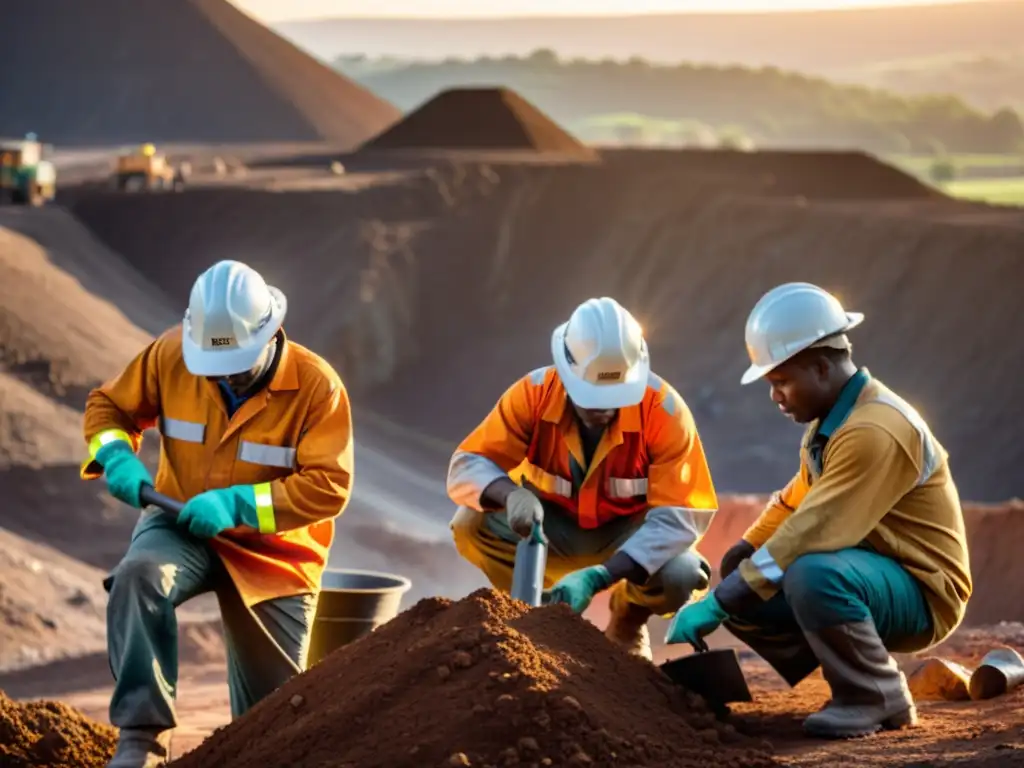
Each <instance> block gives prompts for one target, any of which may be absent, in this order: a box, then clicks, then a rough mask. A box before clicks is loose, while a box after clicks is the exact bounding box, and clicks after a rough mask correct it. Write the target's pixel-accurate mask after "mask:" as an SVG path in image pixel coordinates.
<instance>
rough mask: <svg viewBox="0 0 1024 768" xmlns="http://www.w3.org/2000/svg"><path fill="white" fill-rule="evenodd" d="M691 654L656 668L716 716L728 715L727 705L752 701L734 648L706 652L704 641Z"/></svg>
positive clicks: (706, 647)
mask: <svg viewBox="0 0 1024 768" xmlns="http://www.w3.org/2000/svg"><path fill="white" fill-rule="evenodd" d="M693 649H694V653H691V654H690V655H689V656H682V657H680V658H678V659H672V660H671V661H666V662H665V663H664V664H662V665H661V666H660V667H659V669H661V671H662V672H664V673H665V674H666V675H668V678H669V679H670V680H671V681H672V682H673V683H676V684H677V685H681V686H682V687H684V688H686V689H687V690H690V691H692V692H693V693H696V694H697V695H699V696H701V697H703V698H704V699H705V700H706V701H707V702H708V704H710V705H711V708H712V709H714V710H715V711H716V712H718V713H722V712H727V711H728V709H727V708H726V706H725V705H726V704H729V703H730V702H734V701H753V700H754V699H753V697H752V696H751V695H750V688H749V687H748V686H747V679H746V678H745V677H744V676H743V669H742V668H741V667H740V659H739V656H738V655H737V654H736V649H735V648H719V649H717V650H714V651H712V650H708V646H707V643H705V642H704V641H703V640H701V641H700V643H699V644H697V645H695V646H694V647H693Z"/></svg>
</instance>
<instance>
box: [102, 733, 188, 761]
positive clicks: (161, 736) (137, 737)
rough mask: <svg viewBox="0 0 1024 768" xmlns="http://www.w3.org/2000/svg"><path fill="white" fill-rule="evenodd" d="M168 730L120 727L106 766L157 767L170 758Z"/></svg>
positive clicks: (169, 734)
mask: <svg viewBox="0 0 1024 768" xmlns="http://www.w3.org/2000/svg"><path fill="white" fill-rule="evenodd" d="M171 734H172V731H170V730H159V729H156V728H122V729H121V733H120V735H119V737H118V739H117V751H116V752H115V753H114V757H113V758H111V760H110V762H109V763H107V768H158V766H163V765H167V763H168V762H170V759H171Z"/></svg>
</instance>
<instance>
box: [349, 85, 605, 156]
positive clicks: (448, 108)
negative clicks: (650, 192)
mask: <svg viewBox="0 0 1024 768" xmlns="http://www.w3.org/2000/svg"><path fill="white" fill-rule="evenodd" d="M392 149H513V150H526V151H529V152H541V153H545V152H555V153H558V154H560V155H563V156H578V157H581V158H590V157H591V156H592V155H593V154H594V153H593V151H592V150H590V149H588V148H587V147H585V146H584V145H583V144H581V143H580V142H579V141H578V140H577V139H575V138H574V137H573V136H571V135H570V134H569V133H568V132H566V130H565V129H564V128H562V127H561V126H560V125H558V124H557V123H556V122H555V121H554V120H552V119H551V118H550V117H548V116H547V115H546V114H544V113H543V112H541V111H540V110H539V109H538V108H537V107H535V106H534V105H533V104H531V103H530V102H528V101H527V100H526V99H524V98H523V97H522V96H520V95H519V94H518V93H516V92H515V91H512V90H510V89H508V88H451V89H448V90H445V91H442V92H441V93H439V94H437V95H436V96H433V97H432V98H430V99H429V100H428V101H426V102H425V103H423V104H421V105H420V106H419V107H417V108H416V109H414V110H413V111H411V112H410V113H409V114H407V115H406V116H405V117H404V118H402V120H401V121H400V122H398V123H395V124H394V125H392V126H391V127H390V128H388V129H387V130H386V131H384V132H382V133H381V134H379V135H378V136H375V137H373V138H372V139H370V140H369V141H367V142H366V143H365V144H363V145H362V146H361V147H360V150H392Z"/></svg>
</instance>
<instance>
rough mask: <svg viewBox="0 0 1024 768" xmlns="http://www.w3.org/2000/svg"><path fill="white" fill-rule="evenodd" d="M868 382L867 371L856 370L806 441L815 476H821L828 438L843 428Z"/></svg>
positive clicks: (868, 373) (869, 374)
mask: <svg viewBox="0 0 1024 768" xmlns="http://www.w3.org/2000/svg"><path fill="white" fill-rule="evenodd" d="M870 380H871V373H870V372H869V371H868V369H867V368H858V369H857V372H856V373H855V374H853V376H851V377H850V380H849V381H847V382H846V384H845V385H844V386H843V389H842V391H841V392H840V393H839V398H838V399H837V400H836V403H835V405H833V406H832V410H830V411H829V412H828V415H827V416H826V417H825V418H824V419H822V420H821V423H820V424H818V428H817V430H815V432H814V434H813V435H812V436H811V439H810V440H808V441H807V456H808V458H809V459H810V461H811V469H812V470H813V473H814V475H815V476H819V475H821V471H822V460H823V457H824V455H825V446H826V445H827V444H828V441H829V438H831V437H832V435H833V434H834V433H835V431H836V430H837V429H839V428H840V427H841V426H843V422H845V421H846V419H847V417H848V416H849V415H850V411H852V410H853V406H854V405H855V404H856V403H857V398H858V397H860V393H861V392H862V391H863V390H864V387H865V386H866V385H867V383H868V382H869V381H870Z"/></svg>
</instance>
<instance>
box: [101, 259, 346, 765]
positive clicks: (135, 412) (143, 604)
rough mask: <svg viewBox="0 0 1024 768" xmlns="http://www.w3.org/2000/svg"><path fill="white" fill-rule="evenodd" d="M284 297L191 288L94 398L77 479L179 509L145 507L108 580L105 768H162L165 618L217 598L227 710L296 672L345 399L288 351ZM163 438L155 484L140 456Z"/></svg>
mask: <svg viewBox="0 0 1024 768" xmlns="http://www.w3.org/2000/svg"><path fill="white" fill-rule="evenodd" d="M286 309H287V304H286V300H285V297H284V295H283V294H282V293H281V292H280V291H279V290H277V289H276V288H273V287H270V286H268V285H267V284H266V283H265V282H264V280H263V278H262V277H261V276H260V275H259V274H258V273H256V272H255V271H254V270H252V269H250V268H249V267H248V266H246V265H245V264H241V263H239V262H236V261H222V262H219V263H217V264H215V265H214V266H213V267H211V268H210V269H208V270H207V271H206V272H204V273H203V274H202V275H200V276H199V278H198V279H197V280H196V282H195V285H194V286H193V288H192V294H191V297H190V300H189V306H188V310H187V312H186V313H185V317H184V321H183V323H182V324H181V325H178V326H176V327H174V328H172V329H171V330H169V331H167V332H166V333H164V334H163V335H162V336H160V337H159V338H158V339H156V340H155V341H154V342H152V343H151V344H150V345H149V346H147V347H146V348H145V349H143V350H142V352H140V353H139V355H138V356H137V357H136V358H135V359H134V360H132V361H131V362H130V363H129V364H128V366H127V367H126V368H125V369H124V371H122V372H121V373H120V374H119V375H118V376H116V377H115V378H114V379H112V380H111V381H109V382H107V383H105V384H104V385H102V386H101V387H99V388H98V389H95V390H93V392H92V393H91V394H90V395H89V399H88V402H87V405H86V409H85V440H86V443H87V444H88V451H89V458H88V459H87V460H86V462H85V464H84V465H83V467H82V477H83V478H85V479H92V478H95V477H99V476H100V475H101V474H103V475H105V476H106V481H107V485H108V488H109V490H110V492H111V494H112V495H114V496H115V497H116V498H118V499H120V500H121V501H124V502H125V503H127V504H130V505H132V506H133V507H137V508H142V507H143V506H144V504H143V503H142V501H141V500H140V491H141V490H142V489H143V488H144V487H145V486H152V487H153V488H154V489H155V490H156V491H157V492H159V493H162V494H164V495H166V496H169V497H172V498H174V499H177V500H180V501H185V502H187V503H186V504H185V506H184V509H183V510H182V512H181V514H180V515H178V516H177V517H176V516H175V515H174V514H171V513H168V512H165V511H161V510H160V509H158V508H155V507H147V508H145V509H143V511H142V514H141V516H140V518H139V522H138V524H137V525H136V528H135V531H134V533H133V534H132V540H131V543H130V545H129V546H128V550H127V552H126V553H125V555H124V558H123V559H122V560H121V562H120V563H119V564H118V565H117V567H116V568H114V570H113V571H112V572H111V574H110V575H109V577H108V578H107V579H106V581H105V586H106V588H107V590H108V592H109V595H110V598H109V603H108V608H107V638H108V651H109V656H110V667H111V670H112V671H113V674H114V677H115V679H116V684H115V687H114V693H113V698H112V700H111V704H110V721H111V723H113V724H114V725H115V726H117V727H118V728H120V739H119V743H118V749H117V753H116V754H115V756H114V758H113V760H112V762H111V763H110V764H109V765H110V766H111V767H112V768H141V767H142V766H153V765H162V764H163V763H164V762H165V760H166V758H167V749H168V744H169V735H170V733H171V729H172V728H173V727H174V726H175V724H176V720H175V711H174V697H175V687H176V684H177V680H176V676H177V666H178V659H177V625H176V621H175V608H176V607H177V606H178V605H180V604H181V603H183V602H185V601H186V600H189V599H190V598H192V597H194V596H196V595H199V594H201V593H204V592H209V591H213V592H215V593H216V595H217V598H218V600H219V603H220V608H221V614H222V619H223V624H224V631H225V637H226V640H227V648H228V684H229V689H230V693H231V710H232V715H233V716H234V717H237V716H238V715H240V714H242V713H243V712H245V711H246V710H247V709H249V708H250V707H251V706H253V705H254V704H255V703H256V702H258V701H259V700H260V699H262V698H263V697H264V696H266V695H267V694H269V693H271V692H272V691H273V690H275V689H276V688H277V687H279V686H280V685H281V684H282V683H283V682H285V681H286V680H287V679H288V678H289V677H291V676H292V675H294V674H297V673H298V672H300V671H302V670H303V669H304V668H305V664H306V653H307V651H308V647H309V636H310V630H311V625H312V620H313V615H314V612H315V609H316V604H317V596H318V593H319V589H320V578H321V574H322V572H323V569H324V567H325V564H326V560H327V555H328V549H329V547H330V545H331V541H332V539H333V536H334V521H333V518H335V517H337V516H338V515H339V514H341V512H342V511H343V509H344V508H345V506H346V504H347V502H348V498H349V493H350V491H351V487H352V470H353V451H352V418H351V413H350V410H349V401H348V395H347V393H346V390H345V387H344V386H343V384H342V382H341V380H340V379H339V378H338V375H337V374H336V373H335V372H334V370H333V369H332V368H331V366H330V365H328V364H327V363H326V362H325V361H324V360H322V359H321V358H320V357H318V356H317V355H316V354H314V353H313V352H311V351H309V350H308V349H305V348H303V347H302V346H300V345H298V344H296V343H294V342H292V341H289V340H288V339H287V338H286V337H285V334H284V330H283V328H282V323H283V321H284V318H285V313H286ZM150 427H157V428H159V431H160V434H161V437H162V441H161V453H160V463H159V468H158V470H157V475H156V480H155V481H154V480H153V478H152V477H151V476H150V474H149V471H148V470H147V469H146V466H145V465H144V464H143V463H142V462H141V461H140V460H139V458H138V457H137V456H136V452H137V451H138V449H139V446H140V443H141V441H142V433H143V431H144V430H145V429H147V428H150Z"/></svg>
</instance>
